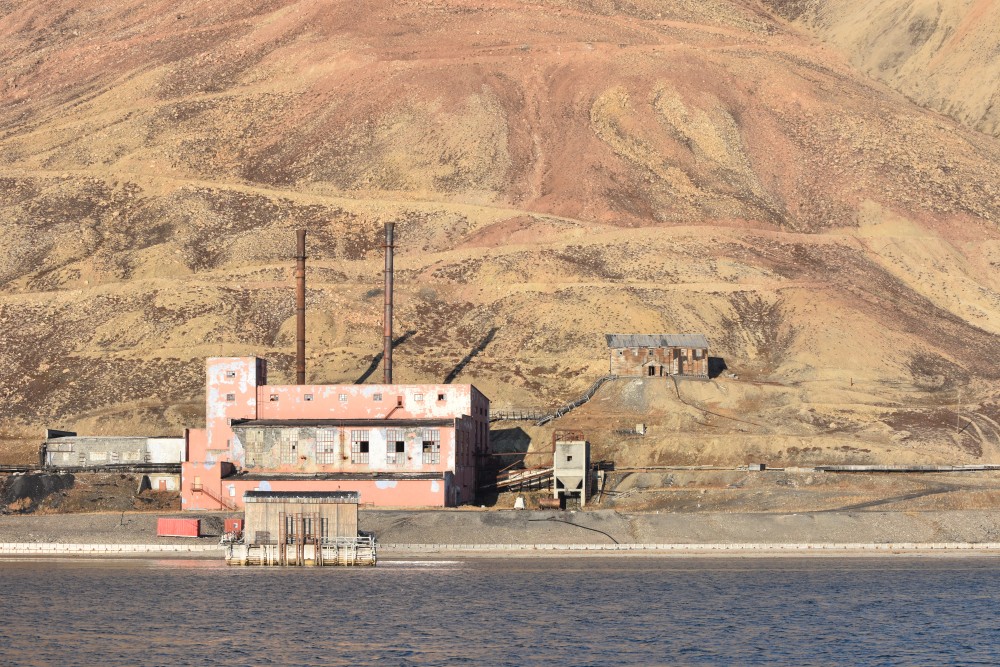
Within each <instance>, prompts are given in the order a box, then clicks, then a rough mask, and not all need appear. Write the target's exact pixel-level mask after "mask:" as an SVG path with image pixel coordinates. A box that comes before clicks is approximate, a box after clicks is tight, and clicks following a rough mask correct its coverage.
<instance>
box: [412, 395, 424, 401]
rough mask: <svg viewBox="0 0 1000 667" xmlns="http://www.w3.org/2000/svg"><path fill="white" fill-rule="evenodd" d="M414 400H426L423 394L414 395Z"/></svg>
mask: <svg viewBox="0 0 1000 667" xmlns="http://www.w3.org/2000/svg"><path fill="white" fill-rule="evenodd" d="M413 400H415V401H422V400H424V395H423V394H414V395H413Z"/></svg>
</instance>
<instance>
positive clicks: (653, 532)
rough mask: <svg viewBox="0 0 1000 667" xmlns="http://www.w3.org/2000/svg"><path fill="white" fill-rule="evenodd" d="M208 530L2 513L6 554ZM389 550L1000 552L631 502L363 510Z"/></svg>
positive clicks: (919, 523)
mask: <svg viewBox="0 0 1000 667" xmlns="http://www.w3.org/2000/svg"><path fill="white" fill-rule="evenodd" d="M172 514H173V515H174V516H186V517H188V518H198V519H200V520H201V537H198V538H190V537H157V536H156V532H157V518H158V516H163V515H161V514H159V513H124V514H122V513H81V514H50V515H6V516H0V558H8V557H20V558H24V557H28V558H31V557H36V556H40V557H56V558H63V557H68V558H86V557H93V558H100V559H106V558H111V559H113V558H152V559H163V558H166V559H171V558H184V559H198V560H215V559H218V560H219V561H220V562H221V561H222V559H223V548H222V547H221V546H220V545H219V539H220V537H221V534H222V529H223V520H224V519H225V518H227V517H228V516H232V515H235V514H236V513H197V514H196V513H190V514H179V513H172ZM359 524H360V528H361V530H364V531H368V532H371V533H374V534H375V536H376V539H377V540H378V544H379V556H380V557H381V559H382V560H386V559H394V558H395V559H411V558H412V559H428V558H429V559H437V560H440V559H446V558H463V559H466V558H491V557H492V558H539V557H541V558H545V557H610V558H620V557H626V558H630V557H643V556H654V557H687V556H699V557H736V558H739V557H770V556H775V557H786V556H787V557H812V556H827V557H829V556H833V557H836V556H846V557H855V556H856V557H872V556H884V555H901V556H907V555H941V556H954V557H990V556H1000V513H996V512H992V511H981V510H958V511H956V510H952V511H928V512H887V511H874V510H868V511H845V512H816V513H808V514H804V513H783V514H778V513H775V514H765V513H724V512H705V513H669V514H667V513H661V514H657V513H624V512H616V511H613V510H589V511H585V512H582V511H578V512H573V511H567V512H559V511H554V510H553V511H541V510H502V511H488V512H470V511H462V510H362V511H361V512H360V513H359Z"/></svg>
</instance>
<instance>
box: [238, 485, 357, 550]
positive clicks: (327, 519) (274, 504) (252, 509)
mask: <svg viewBox="0 0 1000 667" xmlns="http://www.w3.org/2000/svg"><path fill="white" fill-rule="evenodd" d="M358 497H359V496H358V492H357V491H247V492H246V493H244V494H243V502H244V508H245V515H244V523H243V535H242V539H237V540H236V541H234V542H233V543H231V544H229V545H228V546H227V548H226V562H227V563H229V564H230V565H375V561H376V557H375V540H374V538H373V537H372V536H371V535H366V534H361V533H359V532H358Z"/></svg>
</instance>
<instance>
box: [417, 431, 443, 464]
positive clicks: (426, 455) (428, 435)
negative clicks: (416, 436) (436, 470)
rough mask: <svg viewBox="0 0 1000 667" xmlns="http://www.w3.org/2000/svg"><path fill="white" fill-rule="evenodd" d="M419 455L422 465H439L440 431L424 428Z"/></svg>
mask: <svg viewBox="0 0 1000 667" xmlns="http://www.w3.org/2000/svg"><path fill="white" fill-rule="evenodd" d="M421 453H422V457H423V462H424V463H441V431H440V430H439V429H436V428H425V429H424V436H423V443H422V446H421Z"/></svg>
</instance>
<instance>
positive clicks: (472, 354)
mask: <svg viewBox="0 0 1000 667" xmlns="http://www.w3.org/2000/svg"><path fill="white" fill-rule="evenodd" d="M497 331H498V328H497V327H493V328H492V329H490V330H489V332H487V334H486V335H485V336H484V337H483V339H482V340H481V341H479V342H478V343H476V346H475V347H473V348H472V349H471V350H470V351H469V353H468V354H467V355H465V356H464V357H462V360H461V361H460V362H458V365H457V366H455V367H454V368H453V369H451V372H450V373H448V375H447V376H445V378H444V383H445V384H451V383H452V382H454V381H455V378H457V377H458V375H459V373H461V372H462V371H463V370H465V367H466V366H468V365H469V362H470V361H472V360H473V359H475V358H476V356H477V355H478V354H479V353H480V352H482V351H483V350H485V349H486V348H487V347H488V346H489V344H490V343H492V342H493V338H494V337H495V336H496V335H497Z"/></svg>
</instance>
